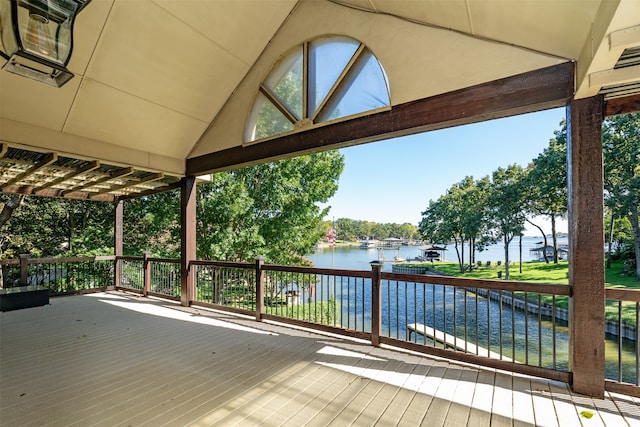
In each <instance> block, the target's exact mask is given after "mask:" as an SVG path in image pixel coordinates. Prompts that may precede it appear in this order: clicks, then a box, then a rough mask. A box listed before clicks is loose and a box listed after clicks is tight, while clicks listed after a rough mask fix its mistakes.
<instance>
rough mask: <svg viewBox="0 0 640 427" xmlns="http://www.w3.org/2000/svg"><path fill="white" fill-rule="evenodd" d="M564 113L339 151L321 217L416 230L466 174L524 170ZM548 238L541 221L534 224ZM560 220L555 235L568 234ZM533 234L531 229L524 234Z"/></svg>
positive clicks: (511, 119)
mask: <svg viewBox="0 0 640 427" xmlns="http://www.w3.org/2000/svg"><path fill="white" fill-rule="evenodd" d="M564 117H565V109H564V108H559V109H553V110H547V111H542V112H538V113H531V114H526V115H520V116H516V117H509V118H505V119H498V120H492V121H488V122H483V123H477V124H472V125H467V126H459V127H456V128H452V129H445V130H440V131H434V132H428V133H423V134H418V135H411V136H407V137H402V138H395V139H390V140H387V141H380V142H375V143H370V144H364V145H359V146H356V147H349V148H345V149H342V150H341V152H342V153H343V154H344V156H345V168H344V171H343V173H342V175H341V177H340V185H339V189H338V191H337V193H336V194H335V195H334V196H333V197H332V198H331V199H330V200H329V202H328V203H327V204H325V205H323V206H327V205H328V206H330V207H331V210H330V212H329V215H328V216H327V219H329V220H330V219H331V218H332V217H335V218H336V219H337V218H351V219H356V220H366V221H373V222H378V223H393V222H395V223H404V222H409V223H411V224H414V225H417V224H418V222H419V221H420V219H421V212H422V211H424V210H425V208H426V207H427V206H428V205H429V200H430V199H433V200H435V199H437V198H438V197H440V196H441V195H442V194H444V193H445V192H446V190H447V189H448V188H450V187H451V185H452V184H454V183H456V182H458V181H460V180H462V178H464V177H465V176H467V175H471V176H473V177H474V178H475V179H478V178H481V177H483V176H486V175H490V174H491V173H492V172H493V171H494V170H496V169H497V168H498V167H500V166H502V167H506V166H508V165H510V164H514V163H516V164H519V165H521V166H523V167H525V166H526V165H527V164H528V163H529V162H531V160H532V159H534V158H535V157H537V156H538V154H539V153H540V152H542V150H544V148H545V147H546V146H547V145H548V143H549V139H551V138H553V136H554V134H553V132H554V131H555V130H558V129H560V125H559V124H560V121H561V120H562V119H563V118H564ZM536 222H540V225H542V226H543V228H545V229H547V230H548V231H547V232H549V231H550V228H549V227H548V223H547V221H545V220H543V219H539V218H538V219H536ZM566 228H567V226H566V222H564V221H561V222H560V224H559V226H558V231H564V232H566V231H567V230H566ZM537 233H538V231H537V230H535V229H533V228H529V229H528V230H527V231H526V232H525V234H528V235H535V234H537Z"/></svg>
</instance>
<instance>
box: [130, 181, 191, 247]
mask: <svg viewBox="0 0 640 427" xmlns="http://www.w3.org/2000/svg"><path fill="white" fill-rule="evenodd" d="M124 224H125V228H124V235H123V252H124V254H125V255H130V256H140V255H142V254H143V253H144V252H146V251H149V252H151V254H152V255H154V256H160V257H174V258H175V257H179V256H180V191H178V190H173V191H167V192H164V193H158V194H154V195H151V196H145V197H139V198H136V199H131V200H127V201H125V202H124Z"/></svg>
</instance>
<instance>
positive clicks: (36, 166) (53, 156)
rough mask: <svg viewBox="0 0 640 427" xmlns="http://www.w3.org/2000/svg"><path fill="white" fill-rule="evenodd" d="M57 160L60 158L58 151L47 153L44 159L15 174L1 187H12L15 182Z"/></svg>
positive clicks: (0, 186)
mask: <svg viewBox="0 0 640 427" xmlns="http://www.w3.org/2000/svg"><path fill="white" fill-rule="evenodd" d="M56 160H58V155H57V154H56V153H47V154H45V155H44V157H43V158H42V159H40V161H39V162H37V163H34V164H33V166H31V167H30V168H29V169H27V170H26V171H24V172H22V173H20V174H18V175H16V176H14V177H13V178H11V179H10V180H9V181H7V182H5V183H4V184H2V185H0V188H1V189H4V188H6V187H10V186H11V185H13V184H15V183H17V182H20V181H21V180H23V179H24V178H26V177H28V176H29V175H33V174H34V173H36V172H37V171H39V170H40V169H42V168H46V167H47V166H49V165H50V164H51V163H54V162H55V161H56Z"/></svg>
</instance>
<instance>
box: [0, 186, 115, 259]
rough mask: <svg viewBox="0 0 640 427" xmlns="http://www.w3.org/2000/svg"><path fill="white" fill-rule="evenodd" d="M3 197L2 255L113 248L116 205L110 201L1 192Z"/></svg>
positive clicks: (79, 252) (47, 254)
mask: <svg viewBox="0 0 640 427" xmlns="http://www.w3.org/2000/svg"><path fill="white" fill-rule="evenodd" d="M0 200H5V202H4V206H3V209H2V212H3V214H2V215H3V216H4V219H3V221H4V224H3V225H1V226H0V230H2V233H0V251H1V252H0V253H2V257H5V258H14V257H16V256H18V255H19V254H22V253H29V254H31V255H32V256H33V257H53V256H60V255H87V254H93V253H97V252H100V253H104V251H105V250H107V251H109V252H111V251H112V247H113V219H112V218H113V215H112V212H113V207H112V205H110V204H109V203H105V202H94V201H87V200H69V199H61V198H48V197H36V196H16V195H0ZM9 210H11V215H9V214H8V212H9Z"/></svg>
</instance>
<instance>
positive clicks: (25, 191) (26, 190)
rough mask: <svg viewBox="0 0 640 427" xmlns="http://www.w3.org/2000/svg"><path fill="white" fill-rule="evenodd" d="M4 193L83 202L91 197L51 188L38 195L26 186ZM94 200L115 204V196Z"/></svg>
mask: <svg viewBox="0 0 640 427" xmlns="http://www.w3.org/2000/svg"><path fill="white" fill-rule="evenodd" d="M2 192H3V193H15V194H24V195H26V196H39V197H61V198H65V199H81V200H85V199H88V198H89V196H90V194H89V193H84V192H73V193H64V194H63V191H62V190H56V189H51V188H47V189H44V190H41V191H39V192H37V193H36V192H35V188H34V187H30V186H25V185H23V186H18V185H12V186H11V187H6V188H3V189H2ZM94 200H98V201H101V202H111V203H113V201H114V200H115V196H112V195H110V194H102V195H100V196H99V197H96V198H95V199H94Z"/></svg>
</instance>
